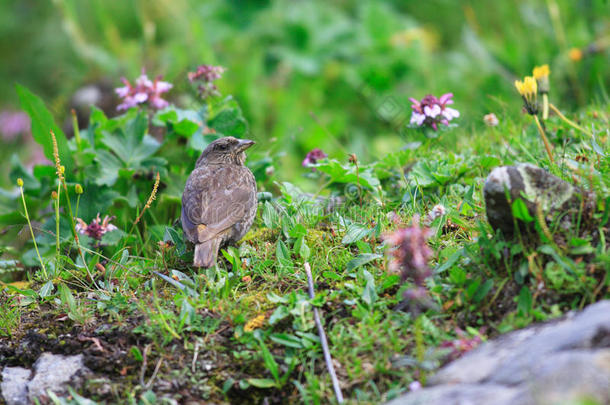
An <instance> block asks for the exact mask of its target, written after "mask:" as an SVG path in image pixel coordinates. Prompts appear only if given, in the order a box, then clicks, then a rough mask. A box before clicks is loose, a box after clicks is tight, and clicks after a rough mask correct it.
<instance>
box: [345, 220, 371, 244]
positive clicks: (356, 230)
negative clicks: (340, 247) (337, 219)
mask: <svg viewBox="0 0 610 405" xmlns="http://www.w3.org/2000/svg"><path fill="white" fill-rule="evenodd" d="M370 233H371V230H370V229H367V228H364V227H363V226H361V225H358V224H350V225H348V227H347V231H346V232H345V236H343V239H342V240H341V243H343V244H344V245H349V244H350V243H354V242H356V241H358V240H360V239H362V238H364V237H365V236H368V235H369V234H370Z"/></svg>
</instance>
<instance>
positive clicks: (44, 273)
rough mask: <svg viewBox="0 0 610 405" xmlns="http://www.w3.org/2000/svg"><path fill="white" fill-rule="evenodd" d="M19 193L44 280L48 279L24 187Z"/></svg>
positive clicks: (20, 188)
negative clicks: (26, 201)
mask: <svg viewBox="0 0 610 405" xmlns="http://www.w3.org/2000/svg"><path fill="white" fill-rule="evenodd" d="M19 191H20V192H21V201H22V202H23V210H24V211H25V219H26V220H27V221H28V227H29V228H30V235H32V241H33V242H34V249H35V250H36V254H37V255H38V260H39V261H40V266H41V267H42V274H43V275H44V278H45V279H47V278H48V274H47V268H46V267H45V266H44V263H43V262H42V258H41V257H40V251H38V244H37V243H36V237H35V236H34V229H32V223H31V222H30V215H29V214H28V207H27V205H26V203H25V195H24V194H23V187H21V186H20V187H19Z"/></svg>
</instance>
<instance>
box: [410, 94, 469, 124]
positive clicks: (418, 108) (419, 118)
mask: <svg viewBox="0 0 610 405" xmlns="http://www.w3.org/2000/svg"><path fill="white" fill-rule="evenodd" d="M452 97H453V93H446V94H443V95H442V96H441V97H440V98H436V97H434V96H433V95H431V94H428V95H427V96H426V97H424V98H423V99H422V100H421V101H419V100H416V99H414V98H409V100H411V102H412V103H413V104H412V105H411V109H412V110H413V112H412V113H411V120H410V123H411V124H412V125H413V124H415V125H416V126H418V127H421V126H424V125H427V126H429V127H431V128H433V129H434V130H435V131H436V130H437V129H438V124H443V125H449V121H451V120H453V119H454V118H457V117H459V116H460V112H459V111H458V110H456V109H454V108H450V107H447V106H448V105H449V104H453V100H452Z"/></svg>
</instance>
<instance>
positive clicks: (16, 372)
mask: <svg viewBox="0 0 610 405" xmlns="http://www.w3.org/2000/svg"><path fill="white" fill-rule="evenodd" d="M31 375H32V372H31V371H30V370H28V369H27V368H22V367H4V370H2V384H0V392H1V393H2V396H3V397H4V400H5V401H6V404H7V405H20V404H26V403H27V402H28V381H30V377H31Z"/></svg>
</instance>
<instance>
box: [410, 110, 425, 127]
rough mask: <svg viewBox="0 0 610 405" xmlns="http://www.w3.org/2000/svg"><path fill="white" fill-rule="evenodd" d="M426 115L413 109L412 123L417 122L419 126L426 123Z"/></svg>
mask: <svg viewBox="0 0 610 405" xmlns="http://www.w3.org/2000/svg"><path fill="white" fill-rule="evenodd" d="M425 119H426V116H425V115H424V114H420V113H418V112H415V111H413V113H412V114H411V121H410V122H411V124H416V125H417V126H421V125H422V124H423V123H424V120H425Z"/></svg>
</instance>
